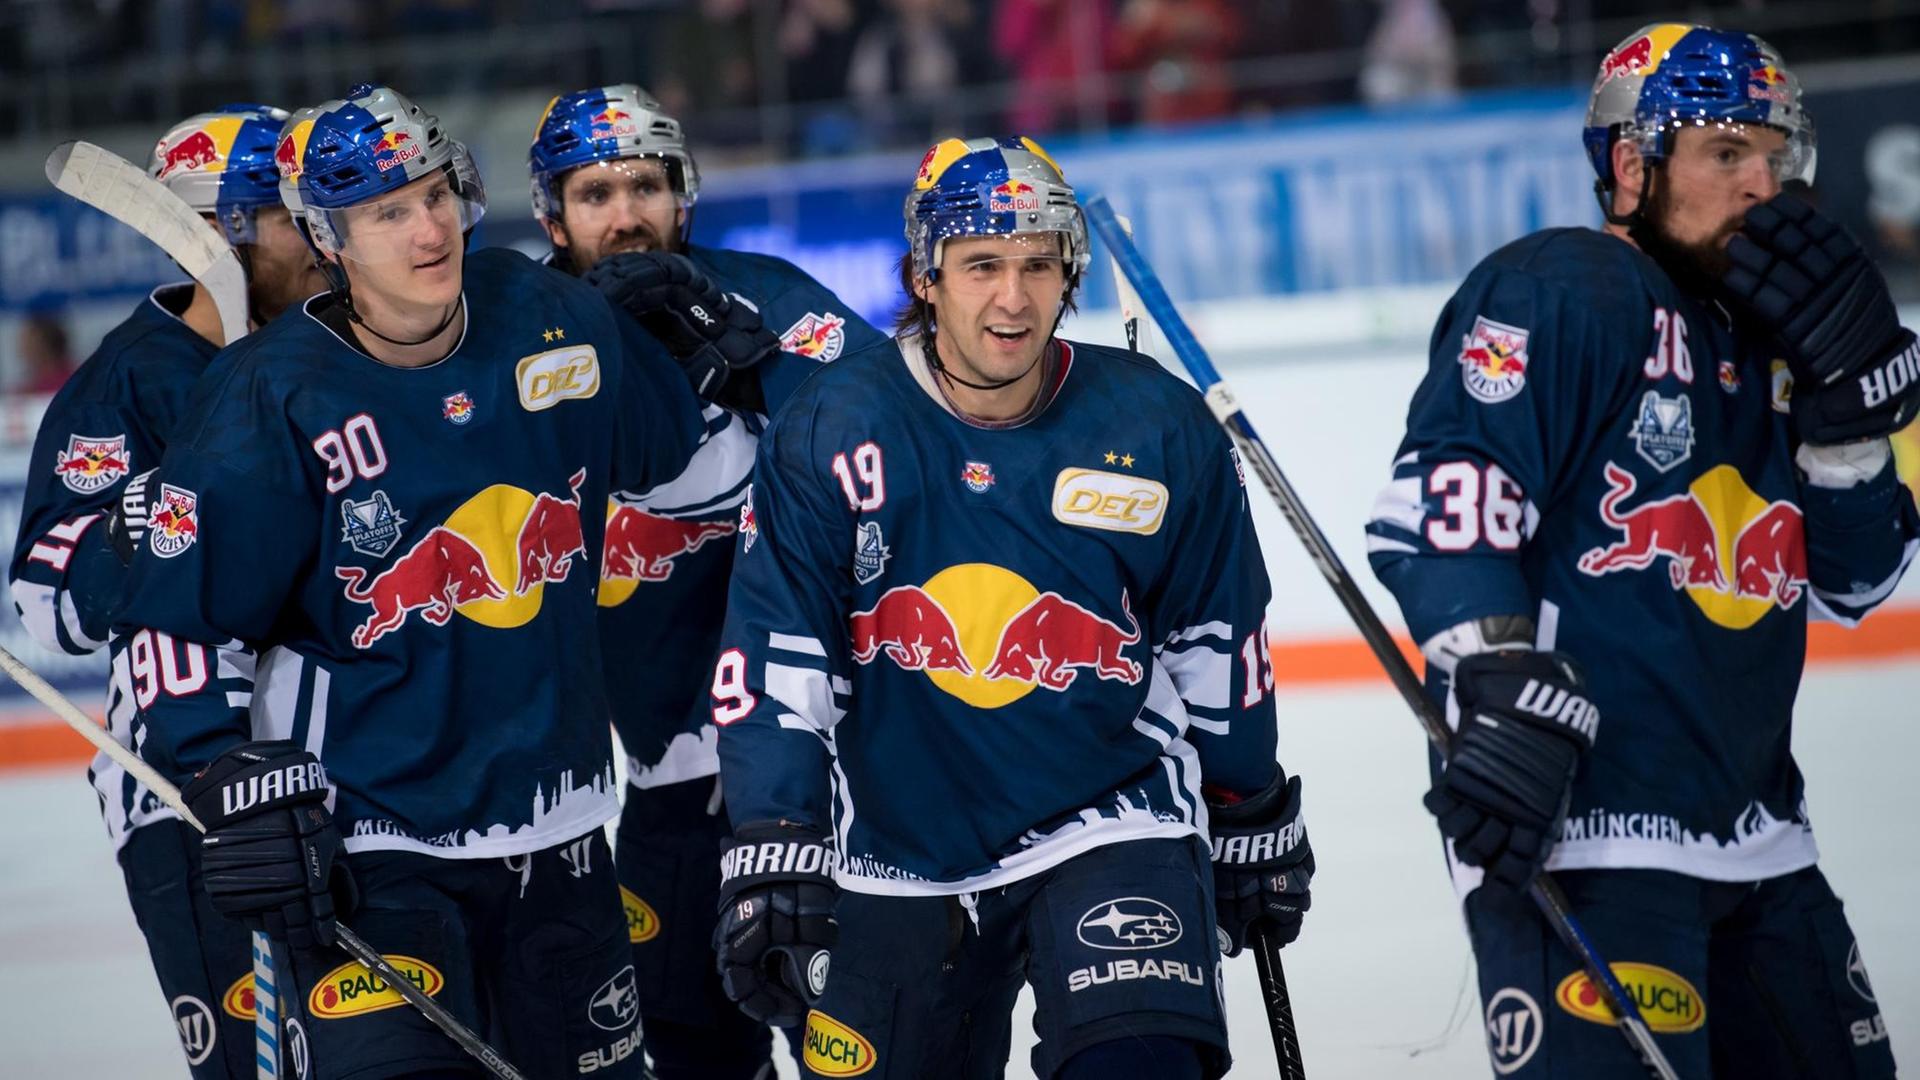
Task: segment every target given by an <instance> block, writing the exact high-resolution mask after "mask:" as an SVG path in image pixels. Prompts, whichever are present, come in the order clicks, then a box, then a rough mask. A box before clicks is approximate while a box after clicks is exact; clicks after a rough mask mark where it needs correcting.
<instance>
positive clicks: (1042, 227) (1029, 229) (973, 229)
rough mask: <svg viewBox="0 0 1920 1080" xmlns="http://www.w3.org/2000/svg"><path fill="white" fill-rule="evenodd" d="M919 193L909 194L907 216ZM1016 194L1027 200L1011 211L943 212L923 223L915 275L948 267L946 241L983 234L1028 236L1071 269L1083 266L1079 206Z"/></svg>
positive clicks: (1084, 233) (1083, 223)
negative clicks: (943, 252) (944, 250)
mask: <svg viewBox="0 0 1920 1080" xmlns="http://www.w3.org/2000/svg"><path fill="white" fill-rule="evenodd" d="M918 194H919V193H918V192H916V193H915V194H914V195H909V196H908V213H909V216H911V214H912V206H913V200H914V197H915V195H918ZM1019 197H1020V198H1022V199H1023V200H1028V201H1023V202H1022V203H1021V204H1020V205H1019V208H1018V209H1017V210H1013V211H1011V212H1007V211H997V212H990V213H962V214H945V215H941V216H938V217H935V218H933V219H932V220H930V221H927V222H925V223H924V224H922V225H921V226H920V228H919V235H918V236H917V237H916V238H915V241H916V242H915V243H914V244H913V272H914V275H915V276H917V277H922V278H924V277H926V276H927V275H928V274H931V273H933V272H934V270H935V269H945V268H947V267H946V266H945V264H944V263H943V261H942V257H941V249H942V248H943V247H944V246H945V245H946V242H947V241H949V240H958V239H965V238H969V237H984V236H999V237H1007V238H1018V239H1031V240H1033V241H1035V242H1036V243H1039V244H1042V245H1044V246H1046V247H1047V248H1049V249H1050V252H1051V254H1053V255H1054V256H1056V257H1063V258H1064V259H1065V260H1067V262H1068V263H1069V264H1070V268H1071V269H1080V268H1084V267H1085V265H1086V261H1087V226H1086V221H1085V219H1083V218H1082V217H1081V216H1080V208H1079V207H1078V206H1076V205H1074V204H1073V203H1071V202H1067V203H1064V204H1061V203H1049V202H1047V201H1045V200H1042V199H1040V198H1037V197H1033V196H1029V195H1025V194H1024V193H1023V194H1022V195H1021V196H1019ZM1009 216H1012V217H1013V218H1014V224H1013V225H1012V227H1008V225H1007V218H1008V217H1009Z"/></svg>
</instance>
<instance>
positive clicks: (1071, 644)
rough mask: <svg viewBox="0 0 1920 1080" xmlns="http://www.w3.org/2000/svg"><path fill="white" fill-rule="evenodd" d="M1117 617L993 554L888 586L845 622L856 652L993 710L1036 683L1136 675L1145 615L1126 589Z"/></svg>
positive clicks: (1046, 685) (1066, 684)
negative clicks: (991, 558) (1035, 581)
mask: <svg viewBox="0 0 1920 1080" xmlns="http://www.w3.org/2000/svg"><path fill="white" fill-rule="evenodd" d="M1119 603H1120V613H1121V617H1122V618H1123V619H1125V620H1126V623H1127V625H1126V626H1125V627H1123V626H1121V625H1120V624H1119V623H1116V622H1114V621H1112V620H1110V619H1107V618H1105V617H1103V616H1101V615H1100V614H1098V613H1097V612H1096V611H1094V610H1093V609H1091V608H1089V607H1087V606H1085V605H1082V604H1080V603H1077V602H1075V601H1073V600H1071V599H1068V598H1067V597H1065V596H1062V595H1061V594H1059V593H1057V592H1053V591H1047V592H1041V591H1040V590H1039V589H1037V588H1035V587H1034V586H1033V585H1032V584H1031V583H1030V582H1028V581H1027V580H1026V579H1025V578H1023V577H1021V576H1020V575H1018V574H1015V573H1013V572H1012V571H1010V570H1007V569H1005V568H1004V567H999V566H995V565H993V564H991V563H964V564H962V565H959V566H950V567H948V568H947V569H945V570H942V571H941V572H939V573H938V574H935V575H934V576H933V577H931V578H929V579H927V581H926V583H925V584H923V585H899V586H895V587H894V588H891V589H888V590H887V591H886V592H885V593H884V594H882V595H881V597H880V599H879V600H878V601H876V602H875V604H874V606H873V607H871V608H869V609H867V610H865V611H860V612H855V613H854V615H853V617H852V618H851V619H850V620H849V621H848V631H849V634H850V635H851V637H852V646H853V650H852V651H853V659H854V661H855V662H856V663H859V664H871V663H874V662H876V661H879V660H881V659H885V660H887V661H890V662H891V663H893V664H895V665H897V666H899V667H901V668H904V669H905V670H907V671H921V672H925V673H926V675H927V677H928V678H929V679H931V680H932V682H933V684H934V685H935V686H937V687H939V688H940V689H941V690H943V691H945V692H946V693H948V694H951V695H953V696H954V697H957V698H959V699H961V700H962V701H965V702H966V703H968V704H969V705H973V706H975V707H977V708H984V709H996V708H999V707H1000V706H1002V705H1007V704H1011V703H1012V702H1015V701H1018V700H1019V699H1021V698H1023V697H1025V696H1027V695H1028V694H1030V693H1032V692H1033V691H1034V690H1036V689H1046V690H1052V691H1056V692H1063V691H1066V690H1067V689H1069V688H1071V687H1072V686H1073V685H1074V683H1075V682H1076V681H1077V680H1078V679H1079V678H1080V677H1081V676H1083V675H1087V676H1091V677H1093V678H1095V679H1101V680H1112V681H1116V682H1123V683H1127V684H1137V683H1139V682H1140V681H1141V679H1143V678H1144V677H1145V674H1146V673H1145V670H1144V669H1143V668H1142V667H1141V665H1140V663H1139V662H1138V661H1136V660H1133V659H1132V658H1130V657H1128V656H1127V655H1126V650H1127V649H1128V648H1129V647H1131V646H1134V645H1136V644H1138V643H1139V641H1140V624H1139V623H1138V622H1136V621H1135V620H1134V617H1133V611H1132V604H1131V600H1130V599H1129V597H1128V596H1127V595H1126V593H1125V592H1122V593H1121V595H1120V601H1119Z"/></svg>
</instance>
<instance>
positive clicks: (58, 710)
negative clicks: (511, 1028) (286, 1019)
mask: <svg viewBox="0 0 1920 1080" xmlns="http://www.w3.org/2000/svg"><path fill="white" fill-rule="evenodd" d="M0 669H4V670H5V671H6V673H7V674H8V675H9V676H11V677H12V679H13V681H14V682H17V683H19V684H20V685H21V687H23V688H24V689H25V690H26V691H27V693H29V694H32V695H33V696H34V697H35V698H36V699H38V700H39V702H40V704H42V705H45V706H46V707H47V708H49V709H52V710H53V713H54V715H55V716H58V717H59V718H60V719H62V720H64V721H66V722H67V726H68V727H71V728H72V729H73V730H75V731H77V732H79V733H80V735H81V737H82V738H84V739H86V740H87V741H88V742H90V743H92V744H93V745H94V746H95V747H97V748H98V749H99V750H100V752H101V753H103V754H105V755H107V756H108V757H110V758H112V759H113V761H114V763H115V764H117V765H119V766H120V767H121V768H123V769H125V770H127V775H129V776H131V777H133V778H134V779H135V780H138V781H139V782H141V783H142V784H145V785H146V786H147V789H148V790H149V791H152V792H153V793H154V794H155V795H157V796H159V798H160V801H161V802H163V803H166V804H167V806H168V807H169V808H170V809H172V810H173V812H174V813H176V814H179V815H180V820H182V821H184V822H186V823H187V824H189V825H191V826H193V827H194V828H195V829H198V830H199V831H201V832H206V831H207V827H206V826H205V825H202V824H201V823H200V819H199V818H196V817H194V816H193V811H191V810H189V809H187V804H186V803H184V802H181V801H180V790H179V789H178V788H176V787H174V786H173V785H172V784H170V783H168V782H167V780H166V778H165V777H163V776H161V775H160V774H159V773H157V772H155V771H154V770H153V766H151V765H148V764H147V763H146V762H144V761H142V760H140V758H139V756H138V755H136V754H135V753H134V752H133V751H131V750H129V749H127V748H126V747H124V746H121V745H120V744H119V743H118V742H116V741H115V740H114V738H113V736H111V735H108V734H107V733H106V731H105V730H104V729H103V728H101V726H100V725H99V724H96V723H94V722H93V719H92V718H91V717H89V716H88V715H87V714H86V713H83V712H81V711H80V708H79V706H77V705H75V704H74V703H73V702H71V701H68V700H67V698H66V696H65V695H64V694H62V693H60V691H58V690H55V689H54V688H53V687H52V686H51V685H49V684H48V683H47V680H45V679H43V678H41V677H40V676H39V674H38V673H37V672H35V671H34V670H33V669H32V668H30V667H28V666H27V665H25V664H23V663H21V662H20V658H19V657H17V656H15V655H13V654H12V653H10V652H8V651H7V650H5V649H0ZM334 930H335V935H336V936H337V937H338V938H339V941H340V947H341V948H342V949H344V950H346V952H347V954H348V955H350V956H352V957H353V958H354V959H355V960H358V961H360V963H361V964H363V965H365V966H366V968H367V970H368V971H371V972H372V973H373V974H375V975H377V976H379V977H380V979H381V980H382V981H384V982H385V983H386V984H387V985H388V986H391V987H393V988H394V989H395V990H397V991H399V992H400V996H401V997H404V998H406V999H407V1001H408V1003H410V1004H411V1005H413V1007H414V1008H416V1009H419V1010H420V1011H421V1012H423V1013H425V1014H426V1017H427V1019H428V1020H431V1021H433V1026H435V1027H437V1028H439V1029H440V1030H441V1031H444V1032H446V1033H447V1035H448V1036H449V1037H450V1038H452V1039H453V1041H454V1042H457V1043H459V1044H460V1047H461V1049H463V1050H465V1051H466V1052H467V1053H469V1054H472V1055H473V1056H474V1057H475V1058H477V1059H479V1061H480V1063H481V1064H482V1065H485V1066H486V1067H487V1071H489V1072H491V1073H492V1074H493V1075H494V1076H496V1077H499V1078H500V1080H526V1078H525V1077H524V1076H522V1075H521V1073H520V1072H519V1070H517V1069H515V1068H514V1067H513V1066H512V1065H509V1064H507V1062H506V1059H504V1058H502V1057H501V1056H500V1054H499V1053H498V1052H497V1051H495V1050H494V1049H493V1047H491V1046H488V1045H487V1044H486V1043H484V1042H482V1041H481V1040H480V1037H479V1036H478V1035H475V1034H474V1033H473V1032H471V1031H469V1030H467V1028H466V1025H464V1024H462V1023H461V1022H460V1021H459V1020H456V1019H455V1018H454V1016H453V1014H452V1013H449V1012H448V1011H447V1010H445V1009H443V1008H441V1007H440V1003H439V1002H437V1001H435V1000H433V999H432V998H430V997H428V996H427V995H426V994H424V993H422V992H421V991H420V989H419V988H418V987H416V986H414V985H413V983H411V982H409V981H408V980H407V977H406V976H405V975H402V974H400V972H399V971H397V970H395V969H394V966H393V965H392V964H389V963H388V962H387V958H386V957H384V956H381V955H380V954H379V953H377V952H375V951H374V950H373V948H372V946H370V945H368V944H367V943H366V942H364V941H362V940H360V938H359V936H358V935H357V934H355V933H354V932H353V931H351V930H349V929H347V927H346V924H345V923H335V924H334ZM255 989H256V994H257V992H258V987H256V988H255Z"/></svg>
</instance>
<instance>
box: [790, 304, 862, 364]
mask: <svg viewBox="0 0 1920 1080" xmlns="http://www.w3.org/2000/svg"><path fill="white" fill-rule="evenodd" d="M846 345H847V320H846V317H845V316H843V315H835V314H834V313H833V312H831V311H829V312H827V313H826V314H825V315H815V314H814V313H813V312H811V311H809V312H807V313H806V314H805V315H802V316H800V321H799V322H796V323H794V324H793V325H792V326H789V327H787V332H786V333H784V334H781V335H780V348H781V349H782V350H784V351H786V352H790V353H792V354H794V355H795V356H804V357H806V358H807V359H809V360H818V361H819V362H820V363H823V364H824V363H826V362H827V361H829V360H832V359H834V358H835V357H837V356H839V355H840V350H842V349H844V348H846Z"/></svg>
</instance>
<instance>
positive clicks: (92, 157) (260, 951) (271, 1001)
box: [47, 142, 280, 1080]
mask: <svg viewBox="0 0 1920 1080" xmlns="http://www.w3.org/2000/svg"><path fill="white" fill-rule="evenodd" d="M47 179H48V180H51V181H52V182H53V186H54V187H57V188H59V189H60V190H61V191H64V192H66V193H67V194H69V195H71V196H73V197H74V198H76V199H79V200H80V201H81V202H83V203H86V204H87V205H88V206H91V207H93V208H94V209H95V210H98V211H100V212H101V213H104V214H106V215H107V216H108V217H111V218H113V219H114V220H116V221H118V222H120V223H121V224H123V225H126V226H127V227H129V228H131V229H133V230H134V231H135V232H137V233H139V234H140V235H141V236H144V237H146V238H147V239H149V240H151V241H153V242H154V244H156V245H157V246H158V247H159V248H160V250H161V251H163V252H165V253H166V254H167V257H168V258H171V259H172V260H173V261H174V262H176V263H178V264H179V265H180V268H181V269H182V270H185V271H186V272H187V274H188V276H190V277H192V278H193V279H194V280H195V281H197V282H199V283H200V284H201V286H202V287H203V288H205V289H206V290H207V294H208V295H209V296H211V297H212V298H213V307H214V310H215V311H217V312H219V314H220V332H221V337H222V338H223V339H224V341H223V343H224V344H228V345H231V344H233V343H234V342H235V341H238V340H239V339H240V338H242V337H244V336H245V335H246V333H247V275H246V270H245V268H244V267H242V266H241V265H240V259H239V257H238V256H236V255H235V254H234V253H233V248H231V247H229V246H228V245H227V244H226V242H225V241H224V240H222V239H220V238H219V237H218V235H217V234H216V233H215V232H214V231H213V230H212V229H210V228H208V227H207V222H206V219H204V218H202V217H201V216H200V215H199V213H198V212H196V211H195V210H194V209H193V207H191V206H188V205H187V204H186V202H185V201H184V200H182V199H181V198H180V197H179V196H177V195H175V194H174V193H173V192H171V191H168V190H167V189H166V187H164V186H163V185H161V184H160V182H159V181H157V180H154V179H153V178H151V177H149V176H148V175H147V174H146V173H145V172H142V171H141V170H140V169H138V168H136V167H135V166H134V165H133V164H132V163H131V162H129V161H127V160H126V159H124V158H122V157H120V156H119V155H117V154H114V153H112V152H111V151H108V150H104V149H102V148H100V147H98V146H95V145H94V144H93V143H90V142H69V143H61V144H60V145H59V146H56V147H54V149H53V153H51V154H49V155H47ZM249 937H250V939H251V948H250V950H249V951H250V952H251V953H252V956H253V1004H254V1012H253V1058H254V1067H255V1077H256V1080H279V1076H280V1008H279V998H278V997H277V996H276V994H277V985H278V980H277V979H275V978H274V973H273V943H272V942H271V941H269V940H267V935H266V934H264V933H262V932H261V931H258V930H255V931H253V932H252V933H251V934H250V935H249Z"/></svg>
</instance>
